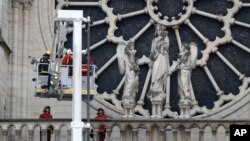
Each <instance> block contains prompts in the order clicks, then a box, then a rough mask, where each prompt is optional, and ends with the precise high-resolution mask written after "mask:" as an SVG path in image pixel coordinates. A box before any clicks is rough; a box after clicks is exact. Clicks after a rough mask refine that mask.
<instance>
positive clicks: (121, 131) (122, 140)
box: [120, 129, 126, 141]
mask: <svg viewBox="0 0 250 141" xmlns="http://www.w3.org/2000/svg"><path fill="white" fill-rule="evenodd" d="M120 135H121V141H126V140H125V131H124V129H121V130H120Z"/></svg>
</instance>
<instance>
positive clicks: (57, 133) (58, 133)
mask: <svg viewBox="0 0 250 141" xmlns="http://www.w3.org/2000/svg"><path fill="white" fill-rule="evenodd" d="M55 141H60V130H59V129H56V130H55Z"/></svg>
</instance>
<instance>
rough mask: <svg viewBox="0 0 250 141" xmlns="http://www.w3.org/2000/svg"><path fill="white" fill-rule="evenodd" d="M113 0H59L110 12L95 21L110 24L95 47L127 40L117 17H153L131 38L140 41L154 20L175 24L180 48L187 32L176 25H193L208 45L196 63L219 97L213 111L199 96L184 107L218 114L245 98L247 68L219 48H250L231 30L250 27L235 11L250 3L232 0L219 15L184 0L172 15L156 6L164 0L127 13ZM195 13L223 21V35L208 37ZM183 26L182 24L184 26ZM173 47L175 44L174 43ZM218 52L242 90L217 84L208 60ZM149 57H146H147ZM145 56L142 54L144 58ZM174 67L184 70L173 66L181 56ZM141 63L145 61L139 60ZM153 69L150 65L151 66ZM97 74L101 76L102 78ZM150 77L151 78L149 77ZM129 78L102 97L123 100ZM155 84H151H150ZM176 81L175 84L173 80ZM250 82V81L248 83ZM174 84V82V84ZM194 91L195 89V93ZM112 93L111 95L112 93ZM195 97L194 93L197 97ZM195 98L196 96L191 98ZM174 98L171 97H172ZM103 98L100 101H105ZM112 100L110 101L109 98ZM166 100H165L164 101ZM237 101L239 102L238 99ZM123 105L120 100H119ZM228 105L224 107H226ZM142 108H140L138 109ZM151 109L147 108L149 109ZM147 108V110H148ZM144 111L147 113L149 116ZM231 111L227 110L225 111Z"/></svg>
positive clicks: (151, 1) (140, 104) (153, 0)
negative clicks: (200, 103) (116, 10)
mask: <svg viewBox="0 0 250 141" xmlns="http://www.w3.org/2000/svg"><path fill="white" fill-rule="evenodd" d="M109 1H110V0H100V1H99V2H92V3H86V2H74V1H64V0H59V7H60V4H61V6H62V5H63V4H64V6H65V4H66V3H67V4H68V6H71V5H74V6H76V5H77V6H81V5H82V6H86V5H92V6H96V7H100V8H101V9H102V11H103V12H104V13H106V16H107V17H105V18H104V19H102V20H100V21H94V23H93V26H96V25H100V24H108V26H109V28H108V32H107V36H106V37H105V39H103V40H101V41H100V42H97V43H96V44H94V45H93V49H95V48H97V47H98V46H100V45H102V44H104V43H105V42H112V43H115V44H122V43H124V42H126V41H125V39H123V37H122V36H117V34H115V31H116V30H117V29H118V27H117V21H120V22H123V20H124V19H126V18H130V17H133V16H137V15H140V14H145V15H148V16H149V17H150V18H151V20H150V21H149V22H148V23H147V24H146V25H145V26H144V27H143V28H142V29H141V30H140V31H139V32H138V33H137V34H136V35H134V36H132V37H131V39H132V40H133V41H135V42H136V41H137V39H138V38H139V37H140V36H141V35H143V33H144V32H145V31H147V29H149V28H150V27H151V26H152V25H153V23H155V24H160V25H164V26H166V27H169V29H168V30H172V29H171V28H173V30H174V33H175V35H176V39H177V43H178V46H179V48H181V45H182V42H181V41H182V39H181V36H180V33H181V34H183V32H180V33H179V28H176V27H181V26H182V24H185V26H187V27H188V28H190V30H191V31H193V33H195V34H196V35H197V37H199V38H200V39H201V40H202V41H203V43H204V44H205V48H204V49H202V51H201V53H200V54H201V57H199V59H198V60H197V61H196V66H199V67H201V68H202V69H204V70H205V73H206V75H207V76H208V78H209V80H210V81H211V83H212V85H213V88H214V89H215V91H216V93H217V94H218V97H219V98H218V100H217V101H214V107H212V109H211V111H209V110H208V109H207V108H206V107H200V106H198V103H197V101H196V100H195V99H193V100H191V104H187V105H188V106H186V105H185V104H183V105H184V107H185V106H186V107H190V106H191V109H190V116H194V115H196V113H201V114H204V115H201V116H199V117H206V116H209V117H210V116H212V115H214V114H217V113H219V112H216V111H218V110H223V109H226V108H225V107H230V106H232V105H233V103H232V102H230V101H232V100H234V101H235V100H236V101H237V100H240V99H241V98H244V96H245V95H246V94H247V93H249V91H248V89H247V88H246V87H245V85H246V84H248V82H247V80H249V76H245V77H244V75H243V72H240V71H239V70H237V68H236V67H235V66H233V64H232V63H231V62H230V61H229V60H228V59H226V58H225V57H224V56H223V55H222V54H221V53H220V52H219V50H218V49H219V48H220V45H224V44H227V43H232V44H234V45H235V46H237V47H239V48H241V49H242V50H244V51H246V52H248V53H249V52H250V50H249V49H248V47H246V46H245V45H243V44H241V43H239V42H237V41H236V40H235V39H234V38H233V37H232V30H231V26H232V25H237V26H243V27H246V28H249V24H247V23H244V22H241V21H237V20H238V19H237V20H236V19H234V16H235V14H236V13H237V12H238V11H239V10H240V9H241V8H244V7H248V6H249V4H247V3H244V2H241V1H239V0H231V1H230V2H231V3H232V4H233V5H232V7H230V8H228V10H227V13H225V14H223V15H216V14H213V13H209V12H206V11H203V10H199V9H198V8H197V7H196V5H195V4H196V3H195V2H194V1H193V0H184V1H183V3H185V5H184V9H183V11H185V12H181V13H180V14H178V16H177V15H176V16H172V17H167V16H165V17H164V15H163V13H162V12H161V11H160V10H159V9H157V8H158V7H157V6H156V5H157V4H155V3H157V2H158V3H160V2H161V1H157V0H147V1H146V7H145V8H144V7H143V8H142V9H141V10H138V11H133V12H129V13H125V14H120V13H119V14H116V13H114V10H113V7H112V6H108V2H109ZM193 15H199V16H202V17H206V18H210V19H213V20H214V22H216V21H217V22H220V23H221V24H223V27H222V31H223V32H224V35H222V36H221V37H216V38H215V40H211V39H208V37H206V36H204V35H203V33H202V31H199V29H197V28H196V27H195V25H193V24H192V20H191V21H190V20H189V17H192V16H193ZM180 29H181V28H180ZM170 48H171V46H170ZM211 54H214V55H217V56H218V57H219V58H220V59H221V60H222V61H223V62H224V63H225V64H226V65H227V66H228V69H230V70H232V71H233V72H234V73H235V74H236V75H237V76H238V77H239V80H240V81H241V82H242V83H241V85H240V87H239V89H240V92H239V93H238V94H232V93H225V94H224V93H223V89H221V88H220V84H217V83H218V82H216V81H215V78H214V76H213V74H212V73H211V72H210V70H209V67H208V66H207V62H208V60H209V58H210V55H211ZM144 58H145V57H144ZM116 59H117V56H116V55H114V56H113V57H112V58H111V59H110V60H109V61H108V62H107V63H106V64H104V65H103V66H104V67H102V68H101V69H100V70H101V71H99V72H98V73H97V74H98V76H100V75H101V73H102V72H103V71H104V70H105V69H106V68H108V66H109V65H110V64H111V63H112V62H114V61H115V60H116ZM140 59H141V58H140ZM142 64H149V63H148V62H146V61H145V59H144V62H143V63H142ZM170 64H172V65H170V71H169V75H170V76H172V74H173V73H175V72H176V71H178V73H179V71H181V70H179V69H176V70H174V69H171V68H173V67H175V66H174V65H176V64H177V65H178V63H177V60H174V61H173V63H171V62H170ZM139 65H141V64H139ZM149 72H150V69H149ZM98 76H97V78H98ZM149 81H150V79H149ZM124 83H125V82H123V80H121V82H120V83H119V86H118V88H119V89H114V90H115V91H114V92H116V94H114V92H113V93H112V92H111V93H110V94H108V93H107V92H103V93H101V94H100V95H102V94H104V95H102V98H103V99H104V100H102V101H101V102H105V100H109V99H110V97H111V96H112V102H113V103H114V101H116V102H115V103H120V102H121V101H120V100H119V99H117V98H116V96H117V95H119V90H120V88H121V87H122V86H123V84H124ZM150 85H151V84H150ZM170 85H172V84H170ZM147 86H148V85H147V84H146V81H145V83H144V86H143V88H145V89H146V88H148V87H147ZM247 86H248V85H247ZM170 87H171V86H170ZM147 91H148V89H146V90H145V93H147ZM143 92H144V91H142V93H140V96H141V98H140V100H139V101H138V105H136V107H140V108H137V111H143V110H144V109H143V103H144V99H145V96H144V94H143ZM169 94H171V95H172V92H171V91H170V92H169ZM193 94H194V93H193ZM108 95H109V96H108ZM191 97H192V93H191ZM193 98H194V97H193ZM191 99H192V98H191ZM170 101H171V99H170ZM187 101H188V102H183V103H189V102H190V100H187ZM101 102H100V103H101ZM225 102H229V103H228V104H227V106H224V103H225ZM106 103H108V102H106ZM163 103H164V102H163ZM234 103H235V102H234ZM118 105H119V104H118ZM223 107H224V108H223ZM109 108H110V109H115V110H114V111H116V112H117V113H119V114H120V115H121V114H123V113H122V111H123V109H122V108H120V107H119V108H117V107H116V104H114V105H113V106H110V107H109ZM138 109H140V110H138ZM170 109H171V108H168V109H167V110H166V111H168V112H165V113H164V115H166V113H169V114H170V112H169V111H170ZM146 110H147V109H146ZM146 110H145V111H146ZM142 113H145V115H146V113H147V112H142ZM145 115H143V116H144V117H147V116H145ZM225 115H227V114H225Z"/></svg>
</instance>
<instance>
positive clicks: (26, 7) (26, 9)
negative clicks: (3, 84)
mask: <svg viewBox="0 0 250 141" xmlns="http://www.w3.org/2000/svg"><path fill="white" fill-rule="evenodd" d="M32 3H33V0H23V1H22V4H23V18H24V19H23V39H22V40H23V44H22V51H23V52H22V94H21V107H22V108H21V113H22V118H26V117H27V92H28V91H27V82H28V50H29V24H30V20H29V19H30V17H29V16H30V8H31V6H32Z"/></svg>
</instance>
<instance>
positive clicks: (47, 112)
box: [39, 106, 54, 141]
mask: <svg viewBox="0 0 250 141" xmlns="http://www.w3.org/2000/svg"><path fill="white" fill-rule="evenodd" d="M39 119H48V120H50V119H53V116H52V115H51V113H50V106H46V107H44V109H43V113H41V114H40V116H39ZM53 130H54V128H53V126H52V125H50V126H49V127H48V129H47V141H51V134H53ZM42 137H43V136H42V131H40V141H43V139H42Z"/></svg>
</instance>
